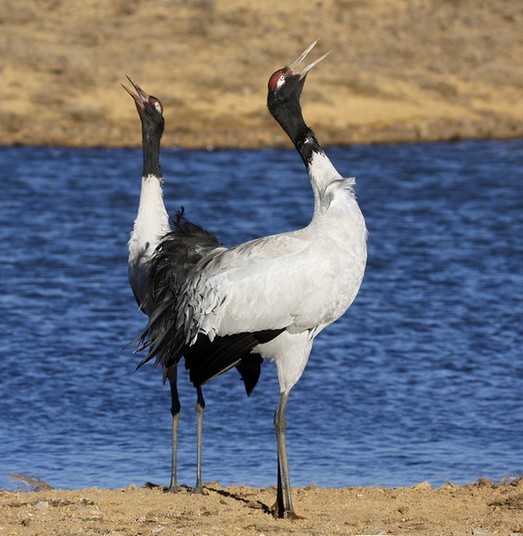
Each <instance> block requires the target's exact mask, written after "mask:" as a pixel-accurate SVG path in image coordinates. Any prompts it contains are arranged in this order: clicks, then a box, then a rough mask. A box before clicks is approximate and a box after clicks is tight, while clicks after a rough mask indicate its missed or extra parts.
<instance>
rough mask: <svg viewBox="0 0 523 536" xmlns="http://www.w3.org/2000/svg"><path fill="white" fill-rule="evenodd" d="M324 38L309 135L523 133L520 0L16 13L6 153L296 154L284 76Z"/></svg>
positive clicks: (345, 0) (370, 137)
mask: <svg viewBox="0 0 523 536" xmlns="http://www.w3.org/2000/svg"><path fill="white" fill-rule="evenodd" d="M317 37H320V42H319V43H318V45H317V47H316V49H315V50H314V51H313V52H312V53H311V55H310V57H311V58H312V59H314V58H316V57H319V55H321V54H323V53H324V52H326V51H327V50H331V51H332V52H331V54H330V56H329V57H328V58H327V59H326V60H325V61H324V62H322V63H321V64H320V65H318V66H317V67H315V68H314V69H313V71H312V72H311V74H310V75H309V77H308V80H307V84H306V86H305V90H304V94H303V98H302V103H303V107H304V115H305V118H306V121H307V122H308V123H309V124H310V125H311V126H312V127H313V128H314V129H315V130H316V132H317V134H318V137H319V139H320V140H321V142H322V143H323V144H333V143H337V144H349V143H358V142H381V141H407V140H439V139H458V138H484V137H494V138H505V137H516V136H521V135H523V60H522V58H523V2H521V0H506V1H502V0H496V1H492V0H313V1H310V2H299V1H297V0H288V1H285V2H283V1H281V0H266V1H264V2H249V1H246V0H244V1H241V0H229V1H225V0H222V1H220V0H216V1H212V0H197V1H194V2H190V1H183V0H173V1H167V0H164V1H160V0H157V1H154V0H152V1H145V0H112V1H109V0H105V1H104V0H70V1H66V0H38V1H37V0H17V1H16V2H10V1H6V2H2V5H1V7H0V50H1V56H0V76H1V85H0V88H1V99H0V143H2V144H15V143H19V144H45V145H49V144H51V145H72V146H96V145H108V146H122V145H125V146H127V145H138V144H139V143H140V133H139V122H138V118H137V115H136V112H135V110H134V106H133V103H132V100H131V99H130V97H129V96H128V95H126V94H125V92H124V91H123V89H122V88H121V86H120V83H121V82H125V75H126V74H128V75H129V76H131V77H132V78H134V79H135V80H136V81H137V82H138V83H139V84H140V85H141V86H142V87H143V88H144V89H145V90H146V91H148V92H150V93H152V94H154V95H156V96H157V97H158V98H160V100H161V101H162V102H163V104H164V107H165V116H166V134H165V136H164V142H163V143H164V145H179V146H187V147H202V146H203V147H205V146H209V145H212V146H216V147H222V146H225V147H258V146H267V145H286V146H288V145H289V142H288V140H287V139H286V137H285V135H284V134H283V133H282V132H281V130H280V128H279V127H278V126H277V125H276V123H274V121H273V120H272V118H270V116H269V114H268V112H267V110H266V106H265V99H266V84H267V80H268V78H269V76H270V74H271V73H272V72H273V71H274V70H276V69H277V68H279V67H282V66H284V65H285V64H286V63H288V62H289V61H291V60H292V59H294V58H295V57H296V56H297V55H298V54H299V53H300V52H301V51H302V50H303V49H304V48H305V47H306V46H307V45H308V44H309V43H310V42H311V41H313V40H314V39H316V38H317Z"/></svg>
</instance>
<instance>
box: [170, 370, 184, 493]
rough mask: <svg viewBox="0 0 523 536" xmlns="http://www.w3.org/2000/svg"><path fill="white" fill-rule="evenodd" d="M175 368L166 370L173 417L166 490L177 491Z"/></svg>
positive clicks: (178, 420)
mask: <svg viewBox="0 0 523 536" xmlns="http://www.w3.org/2000/svg"><path fill="white" fill-rule="evenodd" d="M176 376H177V369H176V367H170V368H169V369H168V371H167V378H168V379H169V386H170V388H171V415H172V418H173V424H172V455H171V483H170V484H169V488H168V490H167V491H171V492H176V491H179V489H180V488H179V486H178V483H177V480H176V454H177V449H178V424H179V422H180V409H181V406H180V398H179V397H178V386H177V385H176Z"/></svg>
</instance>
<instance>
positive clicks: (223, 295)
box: [140, 42, 367, 518]
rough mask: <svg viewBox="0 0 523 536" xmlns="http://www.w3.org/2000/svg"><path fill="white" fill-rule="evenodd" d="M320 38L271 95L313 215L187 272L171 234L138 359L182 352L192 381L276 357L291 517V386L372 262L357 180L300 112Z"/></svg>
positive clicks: (163, 247) (170, 358) (285, 512)
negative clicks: (310, 57)
mask: <svg viewBox="0 0 523 536" xmlns="http://www.w3.org/2000/svg"><path fill="white" fill-rule="evenodd" d="M315 44H316V42H314V43H312V44H311V45H310V46H309V47H308V48H307V49H306V50H305V51H304V52H303V53H302V54H301V55H300V56H299V57H298V58H297V59H296V60H295V61H293V62H292V63H290V64H289V65H288V66H286V67H284V68H282V69H278V70H277V71H276V72H274V73H273V74H272V75H271V77H270V78H269V83H268V98H267V105H268V108H269V111H270V113H271V114H272V116H273V117H274V118H275V119H276V121H277V122H278V123H279V124H280V126H281V127H282V128H283V130H284V131H285V132H286V133H287V135H288V136H289V138H290V139H291V141H292V142H293V144H294V146H295V147H296V150H297V151H298V153H299V154H300V156H301V158H302V159H303V162H304V164H305V168H306V170H307V172H308V174H309V178H310V182H311V185H312V190H313V194H314V212H313V215H312V219H311V221H310V223H309V224H308V225H307V226H306V227H304V228H302V229H299V230H296V231H292V232H287V233H283V234H276V235H272V236H268V237H265V238H259V239H257V240H253V241H250V242H246V243H244V244H240V245H238V246H235V247H233V248H230V249H226V248H224V247H215V248H209V249H208V250H207V252H206V253H205V254H203V255H202V257H201V259H199V260H198V262H197V263H196V264H194V266H193V268H192V270H191V271H189V272H187V273H184V274H181V273H180V272H179V270H178V262H177V261H176V256H177V255H178V252H179V247H178V244H177V241H176V233H172V234H170V235H167V236H166V238H165V239H164V240H162V242H161V243H160V245H159V246H158V250H157V254H156V255H155V257H154V259H153V262H152V270H151V288H152V296H153V300H154V303H155V306H154V312H153V314H152V315H151V318H150V321H149V324H148V325H147V328H146V329H145V331H144V333H143V335H142V337H143V343H142V345H141V347H140V349H145V348H148V349H149V351H148V354H147V356H146V357H145V358H144V360H143V361H142V364H143V363H145V362H146V361H148V360H150V359H152V358H156V362H157V363H161V364H162V365H163V366H164V367H170V366H172V365H173V364H175V363H177V362H178V361H179V360H180V359H181V357H182V356H183V357H185V361H186V367H187V368H188V369H189V371H190V378H191V380H192V382H193V384H194V385H195V386H196V387H199V386H201V385H203V384H205V383H206V382H208V381H210V380H212V379H213V378H215V377H216V376H218V375H219V374H222V373H223V372H225V371H227V370H229V369H230V368H231V367H233V366H235V365H236V364H237V363H238V361H239V359H240V358H241V356H243V355H245V353H246V352H249V351H254V352H256V353H258V354H261V355H262V356H263V357H264V358H269V359H271V360H272V361H274V363H275V364H276V369H277V373H278V381H279V386H280V396H279V402H278V406H277V409H276V413H275V416H274V426H275V430H276V438H277V458H278V487H277V499H276V505H275V509H274V513H275V515H278V516H279V517H291V518H292V517H297V516H296V514H295V511H294V506H293V503H292V496H291V484H290V477H289V468H288V462H287V448H286V439H285V430H286V419H285V412H286V407H287V402H288V398H289V393H290V391H291V389H292V388H293V386H294V385H295V384H296V382H297V381H298V380H299V379H300V377H301V375H302V373H303V371H304V369H305V366H306V364H307V361H308V359H309V356H310V353H311V350H312V344H313V341H314V338H315V337H316V336H317V335H318V334H319V333H320V332H321V331H322V330H323V329H324V328H325V327H327V326H328V325H329V324H331V323H332V322H334V321H335V320H337V319H338V318H340V317H341V316H342V315H343V314H344V313H345V312H346V311H347V309H348V308H349V307H350V305H351V304H352V302H353V300H354V299H355V298H356V295H357V293H358V291H359V289H360V286H361V282H362V280H363V275H364V272H365V265H366V261H367V229H366V226H365V220H364V218H363V215H362V213H361V210H360V208H359V206H358V202H357V200H356V195H355V191H354V185H355V181H354V179H353V178H349V179H345V178H343V177H342V176H341V175H340V174H339V173H338V171H337V170H336V168H335V167H334V166H333V164H332V163H331V161H330V160H329V158H328V157H327V155H326V154H325V152H324V150H323V149H322V147H321V146H320V144H319V143H318V140H317V139H316V137H315V135H314V133H313V131H312V130H311V129H310V128H309V127H308V126H307V125H306V123H305V121H304V119H303V116H302V111H301V105H300V96H301V92H302V89H303V86H304V83H305V79H306V75H307V73H308V72H309V71H310V69H311V68H312V67H313V66H314V65H316V64H317V63H318V62H319V61H321V60H322V59H323V58H324V57H325V56H322V57H321V58H319V59H318V60H316V61H314V62H313V63H311V64H310V65H308V66H307V67H305V68H304V69H302V70H301V71H299V70H298V65H299V64H300V63H301V62H302V61H303V60H304V59H305V57H306V56H307V54H308V53H309V52H310V50H311V49H312V48H313V46H314V45H315ZM273 171H274V170H273ZM173 259H174V260H173ZM181 279H183V280H181Z"/></svg>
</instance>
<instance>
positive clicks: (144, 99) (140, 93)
mask: <svg viewBox="0 0 523 536" xmlns="http://www.w3.org/2000/svg"><path fill="white" fill-rule="evenodd" d="M127 80H129V82H131V84H132V86H133V88H134V90H135V91H136V93H133V91H132V90H130V89H129V88H128V87H126V86H124V85H123V84H122V87H123V88H124V89H125V91H127V93H129V95H131V97H132V98H133V100H134V103H135V104H136V109H137V110H138V114H139V115H140V117H141V118H142V119H144V118H145V117H146V116H151V117H154V116H156V117H157V118H158V117H161V118H163V106H162V103H161V102H160V100H159V99H157V98H156V97H153V96H152V95H148V94H147V93H146V92H145V91H144V90H143V89H142V88H141V87H140V86H139V85H138V84H137V83H136V82H134V81H133V80H132V79H131V78H129V77H128V76H127Z"/></svg>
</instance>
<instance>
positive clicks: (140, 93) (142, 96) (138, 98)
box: [122, 75, 149, 108]
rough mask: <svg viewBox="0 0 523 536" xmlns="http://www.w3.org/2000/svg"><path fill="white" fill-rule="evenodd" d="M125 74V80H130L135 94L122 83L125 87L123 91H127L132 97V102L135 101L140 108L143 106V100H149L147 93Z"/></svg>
mask: <svg viewBox="0 0 523 536" xmlns="http://www.w3.org/2000/svg"><path fill="white" fill-rule="evenodd" d="M125 76H126V78H127V80H129V82H131V84H132V86H133V88H134V89H135V91H136V94H135V93H133V92H132V91H131V90H130V89H129V88H128V87H126V86H124V85H123V84H122V87H123V88H124V89H125V91H127V93H129V95H131V97H132V98H133V99H134V102H136V105H137V106H139V107H140V108H145V106H144V102H148V101H149V95H147V93H146V92H145V91H144V90H143V89H142V88H141V87H140V86H139V85H138V84H136V83H135V82H134V81H133V80H132V78H129V77H128V76H127V75H125Z"/></svg>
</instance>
